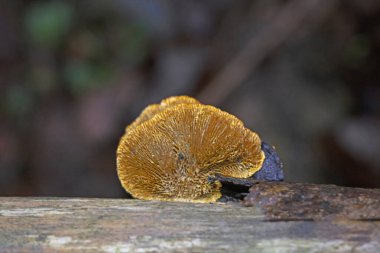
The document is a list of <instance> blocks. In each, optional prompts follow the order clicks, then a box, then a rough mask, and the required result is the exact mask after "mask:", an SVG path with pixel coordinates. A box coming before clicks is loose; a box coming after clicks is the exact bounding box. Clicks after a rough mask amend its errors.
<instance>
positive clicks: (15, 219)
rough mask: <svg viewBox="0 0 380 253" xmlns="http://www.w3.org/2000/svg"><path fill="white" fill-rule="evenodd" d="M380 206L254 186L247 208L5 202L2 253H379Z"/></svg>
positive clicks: (310, 189) (379, 197) (280, 186)
mask: <svg viewBox="0 0 380 253" xmlns="http://www.w3.org/2000/svg"><path fill="white" fill-rule="evenodd" d="M379 201H380V190H365V189H355V188H343V187H336V186H325V185H308V184H292V183H260V184H257V185H255V186H253V187H252V188H251V190H250V194H249V195H248V197H247V198H246V199H245V201H244V205H242V204H241V203H227V204H224V203H213V204H192V203H173V202H158V201H140V200H132V199H79V198H17V197H3V198H0V252H4V253H7V252H143V253H144V252H232V251H233V252H235V253H238V252H380V219H379V217H380V215H379V212H380V208H379ZM297 205H299V206H300V208H298V209H297ZM276 210H278V211H276ZM349 210H352V212H351V211H349ZM356 211H358V212H356ZM359 213H360V215H359Z"/></svg>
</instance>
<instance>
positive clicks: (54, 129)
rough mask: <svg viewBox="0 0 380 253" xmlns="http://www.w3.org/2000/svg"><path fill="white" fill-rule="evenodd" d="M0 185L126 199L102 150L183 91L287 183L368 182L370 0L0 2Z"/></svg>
mask: <svg viewBox="0 0 380 253" xmlns="http://www.w3.org/2000/svg"><path fill="white" fill-rule="evenodd" d="M0 36H1V37H0V195H2V196H7V195H16V196H18V195H19V196H24V195H36V196H39V195H45V196H90V197H122V196H125V193H124V191H123V189H122V188H121V186H120V184H119V181H118V179H117V175H116V165H115V150H116V147H117V144H118V140H119V138H120V136H121V135H122V134H123V131H124V128H125V126H126V125H127V124H129V123H130V122H131V121H132V120H133V119H134V118H136V117H137V116H138V114H139V113H140V111H141V110H142V109H143V108H144V107H145V106H147V105H148V104H150V103H158V102H159V101H160V100H161V99H162V98H165V97H168V96H171V95H178V94H187V95H191V96H194V97H196V98H198V99H200V101H201V102H203V103H209V104H213V105H215V106H218V107H220V108H222V109H223V110H226V111H227V112H230V113H232V114H234V115H236V116H238V117H239V118H240V119H242V120H243V121H244V122H245V124H246V126H247V127H249V128H250V129H253V130H254V131H256V132H258V133H259V134H260V136H261V137H262V139H264V140H265V141H267V142H269V143H271V144H272V145H275V146H276V148H277V151H278V153H279V154H280V156H281V157H282V159H283V162H284V165H285V173H286V174H285V175H286V179H287V180H289V181H300V182H315V183H334V184H339V185H346V186H360V187H380V1H378V0H346V1H334V0H329V1H322V0H288V1H283V0H256V1H251V0H211V1H189V0H187V1H183V0H182V1H159V0H155V1H151V0H149V1H148V0H139V1H124V0H115V1H103V0H79V1H0Z"/></svg>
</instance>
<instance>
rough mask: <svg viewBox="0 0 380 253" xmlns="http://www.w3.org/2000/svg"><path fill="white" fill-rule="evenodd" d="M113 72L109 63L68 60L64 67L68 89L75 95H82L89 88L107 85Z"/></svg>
mask: <svg viewBox="0 0 380 253" xmlns="http://www.w3.org/2000/svg"><path fill="white" fill-rule="evenodd" d="M112 73H113V71H112V69H111V68H109V67H108V66H107V65H100V64H99V65H97V64H94V63H93V64H91V63H89V62H85V61H72V62H68V63H67V65H66V67H65V69H64V77H65V81H66V82H67V85H68V89H69V90H70V92H71V93H72V94H74V95H81V94H83V93H85V92H86V91H88V90H91V89H94V88H96V87H99V86H102V85H105V84H106V83H107V81H109V79H110V77H111V76H112Z"/></svg>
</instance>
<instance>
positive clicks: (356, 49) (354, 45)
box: [345, 35, 371, 68]
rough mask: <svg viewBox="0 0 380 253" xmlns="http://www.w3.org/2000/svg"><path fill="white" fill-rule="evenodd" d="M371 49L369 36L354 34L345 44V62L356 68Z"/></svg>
mask: <svg viewBox="0 0 380 253" xmlns="http://www.w3.org/2000/svg"><path fill="white" fill-rule="evenodd" d="M370 50H371V42H370V40H369V38H367V37H365V36H363V35H356V36H355V37H354V38H353V39H351V40H350V41H349V42H348V43H347V46H346V54H345V57H346V62H347V64H348V65H349V66H351V67H353V68H356V67H360V66H361V65H362V64H363V61H364V60H365V59H366V58H367V56H368V54H369V53H370Z"/></svg>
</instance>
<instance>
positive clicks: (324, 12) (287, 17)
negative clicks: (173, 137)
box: [197, 0, 338, 105]
mask: <svg viewBox="0 0 380 253" xmlns="http://www.w3.org/2000/svg"><path fill="white" fill-rule="evenodd" d="M337 3H338V1H337V0H329V1H322V0H291V1H289V2H288V3H287V4H286V5H285V6H284V7H283V8H280V10H279V11H278V14H277V16H276V18H275V19H274V20H273V21H272V22H271V23H270V24H268V26H267V27H265V28H263V29H262V30H261V32H259V33H258V34H255V35H254V36H253V37H252V38H251V39H250V40H249V41H248V43H247V45H246V46H245V47H243V48H242V50H240V51H239V52H238V53H237V55H236V56H235V57H234V58H233V59H232V60H231V61H230V62H229V63H228V64H227V65H226V66H225V67H224V68H223V69H221V71H220V72H219V73H218V74H217V75H216V76H215V78H213V79H212V80H211V82H209V83H208V84H207V85H206V86H205V88H204V89H203V90H202V91H201V92H200V93H199V94H198V96H197V98H198V99H199V100H200V101H202V102H205V103H210V104H214V105H218V104H221V103H222V102H223V100H224V99H225V98H226V97H227V96H228V95H229V94H230V93H231V92H233V91H234V90H235V89H236V88H237V87H238V86H239V85H240V84H242V83H243V82H244V81H245V80H246V79H247V77H248V76H249V75H250V74H251V73H252V72H253V71H254V70H255V69H256V68H257V67H258V66H259V65H260V64H261V63H262V62H263V61H264V60H265V59H266V58H267V57H268V56H270V55H271V54H272V53H273V52H274V51H275V50H276V49H278V48H279V47H280V46H281V45H283V44H284V43H285V42H286V41H287V40H288V39H289V38H291V36H292V35H294V34H295V33H297V31H299V30H300V29H301V28H302V29H311V28H312V27H315V25H316V24H317V23H319V22H322V21H324V20H325V19H326V17H327V16H328V14H329V13H331V11H332V10H334V8H335V7H336V6H337Z"/></svg>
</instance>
